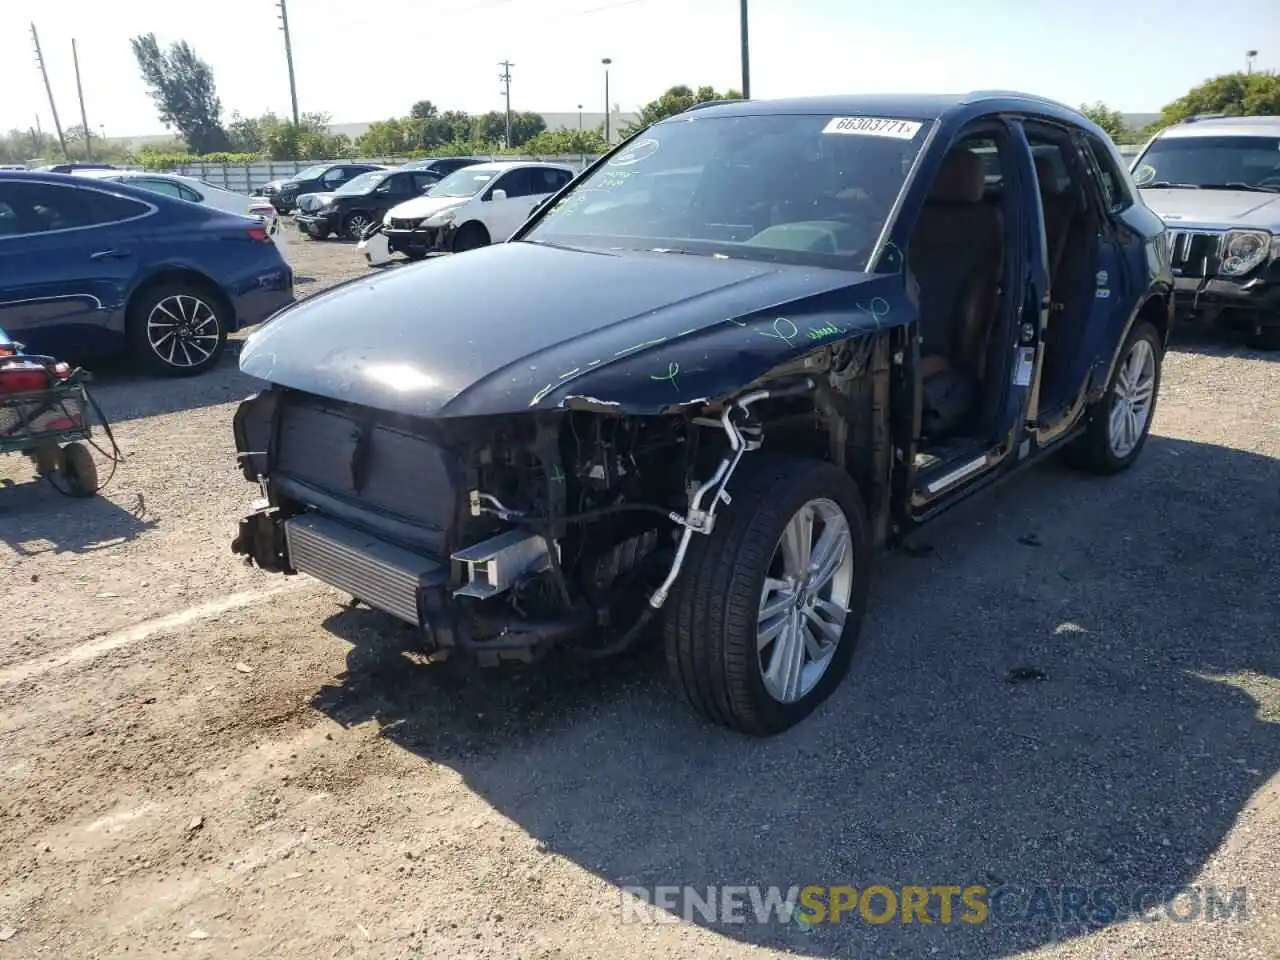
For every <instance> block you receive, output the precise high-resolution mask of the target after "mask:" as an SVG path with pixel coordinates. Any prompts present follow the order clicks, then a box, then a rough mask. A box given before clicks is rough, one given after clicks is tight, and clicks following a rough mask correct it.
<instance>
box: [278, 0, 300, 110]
mask: <svg viewBox="0 0 1280 960" xmlns="http://www.w3.org/2000/svg"><path fill="white" fill-rule="evenodd" d="M276 6H278V7H279V8H280V29H281V30H283V31H284V59H285V62H286V63H288V64H289V100H290V101H291V102H292V103H293V126H294V129H297V127H298V123H299V121H298V83H297V81H296V80H295V79H294V77H293V43H292V42H291V41H290V39H289V7H288V3H287V0H279V2H278V3H277V4H276Z"/></svg>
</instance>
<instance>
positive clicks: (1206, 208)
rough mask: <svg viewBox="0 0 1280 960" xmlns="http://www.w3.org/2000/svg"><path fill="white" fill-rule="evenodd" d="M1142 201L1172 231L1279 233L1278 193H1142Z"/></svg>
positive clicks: (1221, 191)
mask: <svg viewBox="0 0 1280 960" xmlns="http://www.w3.org/2000/svg"><path fill="white" fill-rule="evenodd" d="M1142 199H1143V200H1145V201H1146V203H1147V206H1148V207H1150V208H1151V209H1152V210H1154V211H1155V212H1156V214H1157V215H1158V216H1159V217H1160V219H1162V220H1164V221H1165V222H1166V223H1168V224H1169V226H1170V227H1171V228H1173V229H1177V228H1178V227H1208V228H1212V229H1216V230H1226V229H1230V228H1231V227H1239V228H1241V229H1245V230H1248V229H1259V228H1261V229H1264V230H1273V231H1277V232H1280V193H1255V192H1253V191H1252V190H1185V189H1184V190H1176V189H1174V190H1170V189H1157V190H1143V191H1142Z"/></svg>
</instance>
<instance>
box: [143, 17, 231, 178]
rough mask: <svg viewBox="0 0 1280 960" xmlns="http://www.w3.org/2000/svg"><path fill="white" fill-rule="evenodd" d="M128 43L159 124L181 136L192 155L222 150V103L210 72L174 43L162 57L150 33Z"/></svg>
mask: <svg viewBox="0 0 1280 960" xmlns="http://www.w3.org/2000/svg"><path fill="white" fill-rule="evenodd" d="M129 43H130V45H131V46H132V47H133V55H134V58H135V59H137V61H138V67H139V69H141V71H142V78H143V79H144V80H145V81H146V83H147V86H148V87H149V88H150V92H151V99H152V100H153V101H154V102H155V105H156V107H157V108H159V112H160V120H161V122H162V123H164V125H165V126H167V127H169V128H170V129H171V130H177V131H178V132H179V133H181V134H182V138H183V139H184V140H186V141H187V146H188V147H189V148H190V149H191V151H192V152H193V153H196V154H204V153H216V152H218V151H220V150H226V149H227V147H228V146H229V141H228V138H227V133H226V131H225V130H224V129H223V128H222V101H221V100H219V99H218V93H217V87H216V86H215V84H214V82H213V71H212V70H210V69H209V65H208V64H207V63H205V62H204V61H203V60H201V59H200V58H199V57H198V56H196V52H195V51H194V50H193V49H192V48H191V45H190V44H188V43H187V42H186V41H185V40H179V41H175V42H174V43H172V44H171V45H170V46H169V50H168V52H167V53H166V52H165V51H162V50H161V49H160V44H159V43H158V42H157V41H156V35H155V34H154V33H147V34H141V35H139V36H136V37H134V38H133V39H132V40H130V41H129Z"/></svg>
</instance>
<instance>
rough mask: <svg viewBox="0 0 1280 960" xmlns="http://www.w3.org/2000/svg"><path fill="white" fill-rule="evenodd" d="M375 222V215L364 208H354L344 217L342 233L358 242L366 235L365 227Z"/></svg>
mask: <svg viewBox="0 0 1280 960" xmlns="http://www.w3.org/2000/svg"><path fill="white" fill-rule="evenodd" d="M371 223H373V217H371V216H369V214H367V213H365V212H364V211H363V210H352V211H351V212H350V213H348V214H347V215H346V216H345V217H343V218H342V235H343V236H344V237H346V238H347V239H348V240H355V241H356V242H357V243H358V242H359V241H360V239H361V238H362V237H364V231H365V228H366V227H368V226H369V225H370V224H371Z"/></svg>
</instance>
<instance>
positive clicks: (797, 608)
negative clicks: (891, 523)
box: [756, 498, 854, 703]
mask: <svg viewBox="0 0 1280 960" xmlns="http://www.w3.org/2000/svg"><path fill="white" fill-rule="evenodd" d="M853 582H854V550H853V537H852V535H851V533H850V531H849V521H848V520H847V519H846V518H845V515H844V512H843V511H842V510H841V509H840V506H839V505H838V504H837V503H836V502H835V501H834V500H828V499H826V498H820V499H816V500H810V501H809V502H807V503H806V504H805V505H804V506H802V507H801V508H800V509H799V510H798V511H796V513H795V514H794V515H793V516H792V518H791V520H790V522H788V523H787V525H786V527H785V528H784V529H783V531H782V536H781V537H780V538H779V540H778V545H777V546H776V547H775V548H774V554H773V558H772V559H771V562H770V565H769V571H768V573H767V574H766V575H765V580H764V587H763V589H762V590H761V594H760V610H759V614H758V620H757V627H756V655H757V659H758V663H759V668H760V676H761V679H762V680H763V681H764V688H765V690H766V691H767V692H768V694H769V696H771V697H772V698H773V699H774V700H777V701H778V702H779V703H795V702H796V701H797V700H800V699H802V698H803V697H804V696H806V695H807V694H808V693H809V692H810V691H812V690H813V688H814V687H816V686H817V685H818V682H819V681H820V680H821V679H822V677H823V675H824V674H825V673H826V672H827V668H828V667H829V666H830V665H831V661H832V659H833V658H834V657H835V653H836V648H837V647H838V646H839V645H840V638H841V636H842V635H843V634H844V627H845V620H846V618H847V617H848V615H849V603H850V598H851V596H852V592H853Z"/></svg>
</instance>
